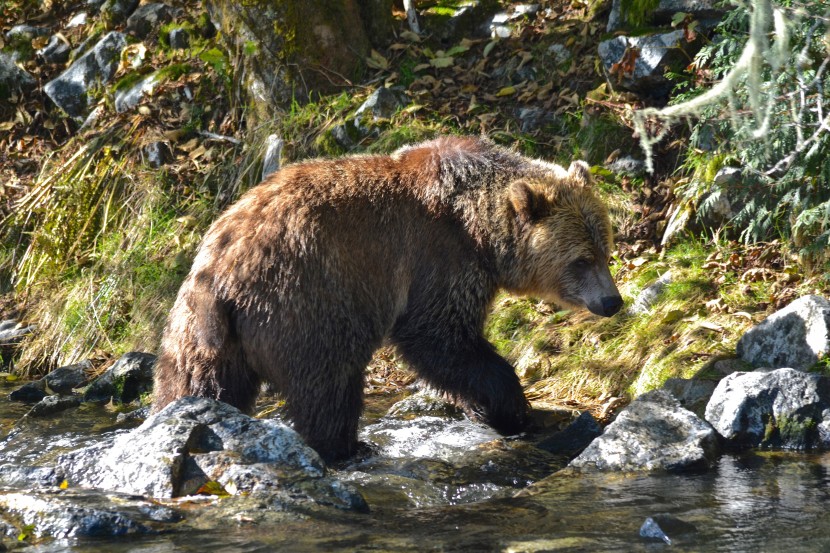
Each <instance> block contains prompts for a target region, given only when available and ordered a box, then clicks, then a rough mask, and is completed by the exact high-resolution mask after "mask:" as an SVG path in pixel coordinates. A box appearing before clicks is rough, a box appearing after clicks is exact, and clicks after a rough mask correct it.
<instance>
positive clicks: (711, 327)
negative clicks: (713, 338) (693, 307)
mask: <svg viewBox="0 0 830 553" xmlns="http://www.w3.org/2000/svg"><path fill="white" fill-rule="evenodd" d="M700 327H701V328H703V329H704V330H711V331H712V332H723V327H722V326H720V325H716V324H715V323H709V322H706V321H701V322H700Z"/></svg>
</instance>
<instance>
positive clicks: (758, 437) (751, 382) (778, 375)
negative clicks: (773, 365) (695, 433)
mask: <svg viewBox="0 0 830 553" xmlns="http://www.w3.org/2000/svg"><path fill="white" fill-rule="evenodd" d="M706 420H707V421H709V422H710V423H711V424H712V426H714V427H715V430H717V432H718V433H719V434H720V435H721V436H723V437H724V438H726V439H727V440H728V441H729V442H730V443H731V444H732V445H735V446H739V447H783V448H788V449H809V448H815V447H820V448H827V447H830V378H828V377H826V376H822V375H818V374H810V373H804V372H801V371H796V370H794V369H778V370H774V371H754V372H750V373H742V372H738V373H733V374H730V375H729V376H727V377H726V378H724V379H723V380H721V381H720V383H719V384H718V386H717V388H715V393H714V394H713V395H712V399H711V400H710V401H709V404H708V405H707V406H706Z"/></svg>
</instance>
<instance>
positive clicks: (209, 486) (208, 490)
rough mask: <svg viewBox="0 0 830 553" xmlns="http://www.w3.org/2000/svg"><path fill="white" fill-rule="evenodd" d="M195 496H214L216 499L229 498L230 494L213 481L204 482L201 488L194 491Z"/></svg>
mask: <svg viewBox="0 0 830 553" xmlns="http://www.w3.org/2000/svg"><path fill="white" fill-rule="evenodd" d="M196 495H215V496H216V497H229V496H230V495H231V494H230V493H229V492H228V490H226V489H225V488H224V487H223V486H222V484H220V483H219V482H216V481H215V480H211V481H209V482H205V483H204V484H202V486H201V487H200V488H199V489H198V490H196Z"/></svg>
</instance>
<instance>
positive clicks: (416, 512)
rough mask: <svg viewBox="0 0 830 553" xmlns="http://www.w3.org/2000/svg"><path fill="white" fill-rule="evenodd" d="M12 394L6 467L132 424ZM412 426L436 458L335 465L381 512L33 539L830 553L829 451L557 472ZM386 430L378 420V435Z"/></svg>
mask: <svg viewBox="0 0 830 553" xmlns="http://www.w3.org/2000/svg"><path fill="white" fill-rule="evenodd" d="M0 391H2V390H0ZM5 395H6V394H3V396H4V397H3V398H2V399H0V465H2V464H15V465H28V464H32V463H44V462H45V461H48V460H49V459H50V458H53V457H54V456H55V455H57V454H58V453H60V452H62V451H67V450H69V449H73V448H76V447H79V446H82V445H87V444H89V443H92V442H94V441H95V440H97V439H100V436H101V435H102V434H105V433H108V432H123V431H125V429H123V428H120V429H119V428H118V427H117V426H115V425H114V424H113V420H114V416H113V415H112V413H110V412H108V411H107V410H106V409H104V408H100V407H95V408H91V407H88V408H84V407H82V408H80V409H76V410H74V411H72V412H70V413H71V415H68V416H64V417H58V418H50V419H41V420H38V421H33V422H29V423H27V424H25V425H22V426H21V425H18V426H15V425H14V421H15V420H16V419H18V418H19V417H20V416H21V415H22V414H23V413H24V412H25V410H26V408H25V407H24V406H21V405H19V404H12V403H10V402H8V401H7V400H6V399H5ZM410 422H411V424H412V425H413V426H412V428H411V429H407V428H404V430H408V431H409V434H410V435H414V436H416V441H417V440H420V441H422V442H426V441H429V439H430V438H422V437H419V436H429V435H432V436H438V435H441V436H442V437H441V438H440V439H441V447H440V448H438V449H436V450H435V451H437V452H438V453H436V455H435V456H434V457H431V458H425V457H424V456H423V454H424V453H425V451H421V450H413V449H412V448H409V449H407V448H406V447H403V448H401V447H398V446H396V447H397V449H395V448H392V449H386V450H384V451H391V452H392V453H389V454H384V453H381V454H380V455H378V456H376V457H374V458H370V459H365V460H362V461H361V462H359V463H352V464H351V465H346V466H343V467H340V468H339V469H338V470H335V471H334V476H337V477H339V478H341V479H343V480H346V481H349V482H351V483H352V484H353V485H355V486H356V487H358V488H359V489H361V491H362V492H363V494H364V496H365V497H366V498H367V501H368V503H369V505H370V512H369V513H354V512H347V511H343V510H339V509H336V508H333V507H326V508H316V509H310V510H308V509H307V510H303V509H299V510H297V511H296V512H286V510H285V509H284V508H281V507H279V506H275V505H272V504H269V503H268V502H267V501H263V500H257V499H253V498H238V497H235V498H226V499H218V498H205V499H204V500H193V501H171V502H166V503H165V504H166V505H169V506H171V507H172V508H174V509H176V510H178V511H179V512H181V513H182V515H183V516H182V521H181V522H178V523H175V524H168V525H166V526H164V527H163V528H161V529H160V532H159V533H157V534H152V535H138V536H135V535H133V536H129V537H122V538H100V539H90V538H86V539H64V540H48V539H46V540H41V541H39V542H37V541H36V542H34V544H33V545H28V546H27V545H25V544H21V546H22V547H24V550H25V551H39V552H40V551H44V552H45V551H49V552H51V551H78V552H87V551H89V552H127V551H129V552H144V553H150V552H166V551H185V552H191V551H192V552H204V551H211V552H212V551H228V552H254V551H257V552H258V551H262V552H265V551H381V552H385V551H389V552H392V551H396V552H397V551H516V552H518V551H533V552H536V551H591V552H592V551H609V552H617V551H619V552H628V551H694V552H698V551H704V552H705V551H724V552H742V551H747V552H758V551H763V552H778V551H780V552H799V551H805V552H807V551H810V552H812V551H828V552H830V454H797V453H784V452H754V453H743V454H734V455H725V456H723V457H722V458H721V459H720V461H719V463H718V464H717V466H716V467H714V468H713V469H711V470H709V471H706V472H702V473H698V474H682V475H671V474H619V473H610V474H609V473H604V474H597V473H594V474H575V473H570V472H568V471H567V470H566V471H559V472H556V470H557V468H558V467H559V466H561V463H559V461H557V460H556V459H554V458H552V457H550V456H547V457H546V456H545V455H542V454H540V455H538V456H537V455H536V454H535V453H534V452H533V448H532V447H531V446H529V445H528V444H525V443H522V442H521V440H518V441H513V442H505V441H504V440H496V441H495V442H487V441H486V440H489V439H490V438H489V437H488V436H487V435H486V431H484V430H481V429H475V428H472V427H471V429H468V430H465V427H464V426H463V424H465V423H464V422H463V421H450V422H449V423H446V424H445V426H443V427H442V429H441V430H438V429H437V428H438V427H437V426H436V427H434V428H433V427H431V426H430V424H436V425H437V424H439V423H438V422H435V421H433V422H430V420H426V421H425V420H424V419H418V418H415V419H412V421H410ZM373 424H375V425H378V424H380V425H382V424H384V423H383V422H374V423H373ZM15 428H19V429H22V430H21V431H18V430H14V429H15ZM390 428H391V430H390V431H389V432H387V434H390V435H391V433H394V432H392V431H395V432H400V431H401V430H402V429H401V423H400V422H399V421H398V422H396V423H395V424H394V425H392V426H391V427H390ZM10 430H11V432H10ZM387 430H389V429H387V428H384V427H377V426H376V427H375V428H374V431H375V435H377V433H378V432H380V433H383V432H386V431H387ZM476 432H480V433H481V435H480V436H477V437H475V439H476V440H478V442H479V443H478V444H477V445H476V444H472V445H470V444H466V445H465V444H464V440H465V439H466V438H465V436H469V435H475V434H476ZM419 433H420V434H419ZM364 435H365V434H364ZM453 435H457V436H458V440H459V443H461V444H462V446H463V447H469V448H470V449H475V450H476V451H477V453H476V455H478V457H475V458H474V460H473V461H472V463H471V462H470V461H469V459H468V461H467V465H466V467H467V468H466V469H463V470H462V469H458V465H457V464H453V462H452V455H453V444H452V440H453V438H452V436H453ZM482 444H484V445H482ZM488 444H490V445H488ZM492 444H495V445H492ZM511 455H512V457H511ZM488 459H489V460H488ZM493 460H495V461H493ZM471 467H472V468H471ZM545 468H547V471H545ZM465 471H466V472H465ZM551 473H553V474H551ZM482 475H486V477H485V476H482ZM21 491H22V492H24V493H32V494H33V496H36V495H37V494H38V493H41V492H34V491H31V490H19V489H18V490H13V489H0V494H10V493H19V492H21ZM53 493H54V492H53ZM65 493H66V494H75V497H77V498H79V501H80V500H82V501H88V502H91V503H95V501H96V498H100V499H103V498H104V497H107V498H108V501H109V500H111V499H112V498H111V494H110V495H109V496H108V495H107V494H104V493H102V492H86V491H82V490H74V491H73V490H67V491H66V492H65ZM647 517H653V518H654V519H656V520H657V521H658V523H660V524H661V525H662V528H663V530H664V531H665V532H666V534H667V535H668V537H669V538H670V539H671V544H667V543H665V542H663V541H660V540H647V539H644V538H641V537H640V535H639V530H640V527H641V525H642V524H643V522H644V521H645V520H646V518H647ZM1 519H2V512H0V520H1ZM7 543H8V540H7ZM0 549H2V547H0Z"/></svg>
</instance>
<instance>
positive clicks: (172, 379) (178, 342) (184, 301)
mask: <svg viewBox="0 0 830 553" xmlns="http://www.w3.org/2000/svg"><path fill="white" fill-rule="evenodd" d="M231 326H232V322H231V320H230V316H229V309H228V306H227V305H226V304H225V303H224V302H222V301H220V300H218V299H217V298H216V297H215V296H214V295H213V294H212V293H211V292H210V291H209V290H203V289H202V288H201V287H200V286H199V279H198V278H193V277H190V278H189V279H188V280H186V281H185V283H184V284H183V285H182V290H181V291H180V292H179V297H178V298H177V299H176V303H175V305H174V306H173V309H172V310H171V312H170V319H169V321H168V324H167V328H166V329H165V334H164V340H163V341H162V348H161V349H162V350H161V355H160V356H159V359H158V361H157V362H156V366H155V369H154V372H155V375H154V380H155V382H154V391H153V396H154V397H153V409H152V410H153V412H158V411H159V410H161V409H162V408H163V407H164V406H165V405H167V404H168V403H170V402H172V401H174V400H176V399H179V398H181V397H184V396H195V397H206V398H211V399H217V400H220V401H224V402H226V403H229V404H231V405H233V406H234V407H237V408H238V409H240V410H242V411H245V412H250V411H252V410H253V407H254V403H255V401H256V397H257V394H258V392H259V384H260V379H259V377H258V376H257V375H256V373H254V371H253V370H252V369H251V368H250V367H249V366H248V363H247V362H246V361H245V356H244V353H243V351H242V347H241V346H240V344H239V341H238V339H237V338H236V335H235V332H234V331H233V329H232V328H231Z"/></svg>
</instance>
